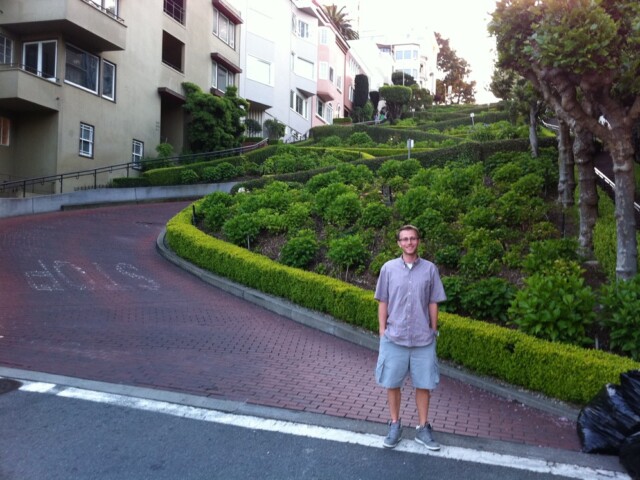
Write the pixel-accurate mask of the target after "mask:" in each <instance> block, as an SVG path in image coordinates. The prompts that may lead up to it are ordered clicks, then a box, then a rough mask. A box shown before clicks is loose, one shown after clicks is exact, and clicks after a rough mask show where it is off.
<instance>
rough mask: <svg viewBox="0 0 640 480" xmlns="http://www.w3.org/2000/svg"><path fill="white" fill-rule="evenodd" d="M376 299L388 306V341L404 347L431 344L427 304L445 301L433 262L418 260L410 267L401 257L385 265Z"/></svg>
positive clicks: (379, 278) (381, 271) (431, 337)
mask: <svg viewBox="0 0 640 480" xmlns="http://www.w3.org/2000/svg"><path fill="white" fill-rule="evenodd" d="M375 299H376V300H378V301H379V302H384V303H386V304H387V305H388V309H387V313H388V318H387V329H386V332H385V335H386V336H387V338H388V339H389V340H391V341H392V342H394V343H397V344H398V345H404V346H407V347H417V346H423V345H429V344H430V343H431V342H433V339H434V332H433V330H431V323H430V321H429V304H430V303H440V302H444V301H445V300H446V299H447V297H446V295H445V292H444V287H443V285H442V281H441V279H440V273H439V272H438V268H437V267H436V266H435V265H434V264H433V263H432V262H430V261H428V260H424V259H421V258H418V259H416V261H415V262H414V264H413V266H412V267H410V266H409V265H407V264H406V263H405V262H404V260H403V259H402V257H399V258H396V259H393V260H390V261H388V262H387V263H385V264H384V265H383V266H382V269H381V270H380V276H379V277H378V284H377V285H376V291H375Z"/></svg>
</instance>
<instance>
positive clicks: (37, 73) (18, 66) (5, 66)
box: [0, 63, 60, 84]
mask: <svg viewBox="0 0 640 480" xmlns="http://www.w3.org/2000/svg"><path fill="white" fill-rule="evenodd" d="M2 70H22V71H23V72H25V73H28V74H29V75H33V76H34V77H38V78H41V79H43V80H47V81H48V82H52V83H57V84H60V79H59V78H58V77H54V76H53V75H51V74H49V73H47V72H43V71H42V70H36V69H35V68H33V67H30V66H29V65H25V64H23V63H2V64H0V71H2Z"/></svg>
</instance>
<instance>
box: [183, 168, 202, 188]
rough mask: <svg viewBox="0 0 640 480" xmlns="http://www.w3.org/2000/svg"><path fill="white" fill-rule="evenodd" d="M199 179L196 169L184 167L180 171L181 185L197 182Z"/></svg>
mask: <svg viewBox="0 0 640 480" xmlns="http://www.w3.org/2000/svg"><path fill="white" fill-rule="evenodd" d="M199 181H200V177H199V176H198V174H197V173H196V171H195V170H193V169H191V168H185V169H184V170H182V172H180V183H181V184H182V185H191V184H192V183H198V182H199Z"/></svg>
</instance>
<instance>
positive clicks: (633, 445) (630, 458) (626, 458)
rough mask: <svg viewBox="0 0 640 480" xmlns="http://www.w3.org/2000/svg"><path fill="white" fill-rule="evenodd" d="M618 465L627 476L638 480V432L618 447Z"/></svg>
mask: <svg viewBox="0 0 640 480" xmlns="http://www.w3.org/2000/svg"><path fill="white" fill-rule="evenodd" d="M620 463H621V464H622V466H623V467H624V468H626V469H627V472H628V473H629V476H630V477H631V478H633V479H634V480H640V432H638V433H634V434H633V435H631V436H629V437H627V439H626V440H625V441H624V442H622V445H621V446H620Z"/></svg>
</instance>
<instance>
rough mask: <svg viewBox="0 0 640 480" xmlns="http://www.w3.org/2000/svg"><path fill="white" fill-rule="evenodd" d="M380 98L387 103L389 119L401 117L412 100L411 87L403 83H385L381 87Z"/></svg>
mask: <svg viewBox="0 0 640 480" xmlns="http://www.w3.org/2000/svg"><path fill="white" fill-rule="evenodd" d="M380 98H382V99H383V100H384V101H385V103H386V105H387V117H388V118H389V121H391V122H393V121H394V120H396V119H398V118H400V116H401V115H402V112H403V111H404V110H405V109H406V107H407V105H409V101H410V100H411V88H409V87H403V86H401V85H384V86H383V87H380Z"/></svg>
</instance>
